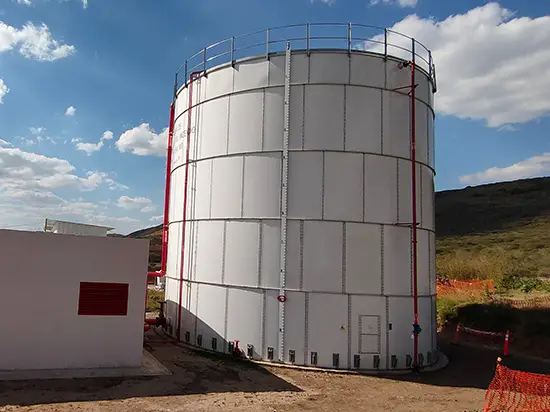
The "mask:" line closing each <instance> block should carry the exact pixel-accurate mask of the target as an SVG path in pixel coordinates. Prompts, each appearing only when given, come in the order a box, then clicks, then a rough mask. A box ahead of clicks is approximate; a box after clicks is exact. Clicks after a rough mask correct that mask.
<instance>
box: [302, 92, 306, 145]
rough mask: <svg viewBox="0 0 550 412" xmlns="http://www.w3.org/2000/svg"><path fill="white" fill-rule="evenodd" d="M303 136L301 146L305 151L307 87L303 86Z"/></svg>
mask: <svg viewBox="0 0 550 412" xmlns="http://www.w3.org/2000/svg"><path fill="white" fill-rule="evenodd" d="M301 132H302V136H301V139H302V141H301V145H302V150H304V148H305V145H306V86H305V85H304V86H302V130H301Z"/></svg>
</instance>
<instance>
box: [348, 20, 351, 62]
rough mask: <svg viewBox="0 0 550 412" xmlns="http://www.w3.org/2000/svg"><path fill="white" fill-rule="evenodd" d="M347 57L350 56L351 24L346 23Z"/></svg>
mask: <svg viewBox="0 0 550 412" xmlns="http://www.w3.org/2000/svg"><path fill="white" fill-rule="evenodd" d="M348 56H351V23H348Z"/></svg>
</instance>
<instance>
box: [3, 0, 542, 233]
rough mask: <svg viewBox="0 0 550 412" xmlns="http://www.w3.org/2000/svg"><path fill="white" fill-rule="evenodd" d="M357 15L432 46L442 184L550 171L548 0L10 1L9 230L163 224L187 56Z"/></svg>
mask: <svg viewBox="0 0 550 412" xmlns="http://www.w3.org/2000/svg"><path fill="white" fill-rule="evenodd" d="M160 4H162V6H161V5H160ZM350 21H351V22H356V23H362V24H372V25H377V26H385V27H394V28H395V29H397V30H398V31H400V32H403V33H406V34H409V35H411V36H413V37H415V38H417V39H418V40H419V41H421V42H423V43H424V44H425V45H426V46H428V47H429V48H430V49H432V50H433V55H434V60H435V63H436V66H437V69H438V72H437V73H438V86H439V91H438V93H437V94H436V108H437V117H436V169H437V178H436V185H437V189H438V190H443V189H449V188H459V187H464V186H466V185H475V184H480V183H485V182H492V181H500V180H513V179H517V178H522V177H531V176H546V175H550V133H549V132H548V130H550V118H549V117H548V116H547V115H548V114H549V113H550V92H549V90H550V3H549V2H548V1H546V0H538V1H537V0H533V1H529V2H525V1H523V2H521V1H515V0H509V1H501V2H498V3H496V2H493V3H488V2H482V1H474V0H464V1H460V2H451V1H441V0H378V1H376V0H374V1H369V0H330V1H329V0H278V1H275V0H271V1H268V0H262V1H260V0H233V1H231V2H228V1H222V0H200V1H197V2H189V1H183V0H163V1H158V0H155V1H153V0H140V1H136V0H116V1H112V0H88V1H84V2H83V1H82V0H0V101H1V102H2V104H0V139H1V140H0V146H1V147H0V155H1V157H0V216H1V217H0V227H4V228H17V229H19V228H21V229H39V228H40V226H41V225H42V224H43V218H44V217H49V218H67V219H71V220H75V221H88V222H93V223H98V224H106V225H111V226H115V227H116V228H117V231H119V232H121V233H127V232H128V231H131V230H133V229H136V228H141V227H144V226H149V225H152V224H157V223H160V216H161V214H162V202H163V191H164V169H165V160H164V148H165V132H164V129H165V127H166V126H167V122H168V106H169V103H170V100H171V95H172V87H173V77H174V72H175V70H176V69H177V68H178V67H179V66H180V65H181V64H182V63H183V61H184V60H185V59H186V58H187V57H189V56H190V55H192V54H194V53H195V52H196V51H197V50H199V49H201V48H202V47H204V46H205V45H208V44H211V43H213V42H215V41H218V40H220V39H223V38H227V37H230V36H232V35H237V34H241V33H246V32H250V31H254V30H261V29H265V28H267V27H273V26H279V25H286V24H293V23H305V22H350ZM163 132H164V133H163ZM2 169H3V170H4V171H2Z"/></svg>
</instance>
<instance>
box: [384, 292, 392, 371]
mask: <svg viewBox="0 0 550 412" xmlns="http://www.w3.org/2000/svg"><path fill="white" fill-rule="evenodd" d="M385 300H386V369H389V368H390V329H389V324H390V323H391V322H390V298H389V297H387V296H386V299H385Z"/></svg>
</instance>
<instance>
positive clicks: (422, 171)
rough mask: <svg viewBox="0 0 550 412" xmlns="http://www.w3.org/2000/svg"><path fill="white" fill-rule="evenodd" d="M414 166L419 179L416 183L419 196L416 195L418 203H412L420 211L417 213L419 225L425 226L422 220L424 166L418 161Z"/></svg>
mask: <svg viewBox="0 0 550 412" xmlns="http://www.w3.org/2000/svg"><path fill="white" fill-rule="evenodd" d="M414 167H416V168H417V169H418V170H419V172H418V173H417V176H418V178H419V179H420V184H419V185H418V186H419V188H420V196H418V198H419V199H418V202H419V203H420V204H419V205H418V204H416V205H414V207H417V206H418V208H419V209H420V213H417V214H418V215H419V216H420V227H422V228H423V227H425V225H426V223H425V222H424V185H423V183H422V182H423V181H424V168H423V167H422V165H421V164H420V163H416V164H415V165H414ZM417 212H418V209H417Z"/></svg>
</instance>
